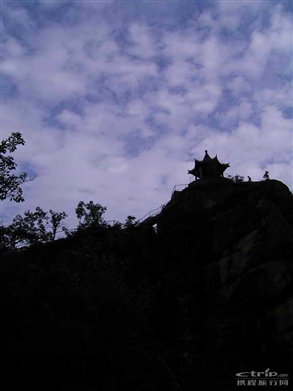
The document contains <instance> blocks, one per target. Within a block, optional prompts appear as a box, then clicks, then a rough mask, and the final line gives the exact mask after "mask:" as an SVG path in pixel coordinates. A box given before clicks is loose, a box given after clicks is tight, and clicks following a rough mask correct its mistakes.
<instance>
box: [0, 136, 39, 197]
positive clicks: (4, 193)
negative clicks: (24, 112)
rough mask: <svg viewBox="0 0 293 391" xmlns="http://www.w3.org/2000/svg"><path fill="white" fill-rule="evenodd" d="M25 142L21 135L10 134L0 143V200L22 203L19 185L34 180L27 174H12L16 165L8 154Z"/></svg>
mask: <svg viewBox="0 0 293 391" xmlns="http://www.w3.org/2000/svg"><path fill="white" fill-rule="evenodd" d="M24 144H25V142H24V140H23V138H22V135H21V133H19V132H15V133H12V134H11V136H9V137H8V138H7V139H4V140H2V141H1V143H0V200H1V201H3V200H5V199H6V198H9V199H10V201H15V202H23V201H24V198H23V196H22V189H21V187H20V186H21V185H22V184H23V183H25V182H28V181H31V180H33V179H34V178H35V176H34V177H33V178H28V177H27V173H25V172H24V173H22V174H20V175H15V174H13V171H15V170H16V167H17V164H16V163H15V161H14V158H13V157H12V156H11V155H7V154H8V153H13V152H14V151H15V150H16V149H17V146H18V145H24Z"/></svg>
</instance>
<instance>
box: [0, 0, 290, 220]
mask: <svg viewBox="0 0 293 391" xmlns="http://www.w3.org/2000/svg"><path fill="white" fill-rule="evenodd" d="M1 7H2V9H1V43H2V46H1V56H2V68H1V85H2V89H1V110H2V115H1V136H2V137H3V138H5V137H7V136H8V135H9V134H10V133H11V132H13V131H19V132H21V133H22V134H23V137H24V139H25V141H26V145H25V147H19V149H18V150H17V152H16V153H15V159H16V161H17V163H18V168H19V170H20V171H21V170H26V171H28V172H30V173H36V174H37V178H36V179H35V180H34V181H33V182H29V183H27V184H26V185H25V186H24V196H25V199H26V201H25V202H24V203H22V204H13V203H9V202H4V203H3V205H4V207H3V208H2V214H3V219H4V221H7V222H9V221H10V220H11V218H12V217H13V216H15V214H16V213H22V212H23V211H24V210H27V209H31V210H32V209H34V208H35V207H36V206H40V207H41V208H43V209H45V210H48V209H50V208H52V209H54V210H58V211H62V210H64V211H66V212H67V214H68V215H69V219H68V225H69V226H70V227H74V226H75V225H76V220H75V218H74V209H75V207H76V205H77V203H78V202H79V201H80V200H84V201H85V202H88V201H90V200H93V201H94V202H98V203H101V204H102V205H103V206H107V212H106V215H105V217H106V219H108V220H111V219H116V220H120V221H124V219H125V218H126V216H127V215H129V214H131V215H135V216H136V217H137V218H140V217H142V216H143V215H144V214H146V213H147V212H148V211H149V210H151V209H154V208H156V207H159V206H160V205H162V204H164V203H166V202H167V201H168V200H169V199H170V193H171V190H172V188H173V186H174V185H175V184H179V183H180V184H181V183H188V182H189V180H190V178H189V175H188V174H187V170H188V169H191V168H193V159H194V158H197V159H201V158H203V155H204V150H205V149H208V150H209V153H210V155H212V156H214V155H216V154H217V155H218V157H219V160H220V161H222V162H225V163H226V162H230V165H231V167H230V169H229V170H228V171H227V174H232V175H233V174H240V175H243V176H245V177H246V178H247V176H248V175H249V176H251V177H252V180H255V181H257V180H261V179H262V176H263V174H264V171H265V170H267V171H269V173H270V176H271V178H274V179H279V180H281V181H283V182H284V183H285V184H287V186H288V187H289V188H290V189H291V190H292V188H293V183H292V147H293V145H292V143H293V141H292V101H293V99H292V98H293V93H292V47H293V23H292V3H291V2H290V1H267V0H266V1H258V0H253V1H248V0H246V1H245V0H244V1H216V0H215V1H209V2H208V1H205V2H201V1H103V2H101V1H62V0H60V1H30V2H29V1H27V2H25V1H15V2H13V1H9V2H5V1H2V2H1Z"/></svg>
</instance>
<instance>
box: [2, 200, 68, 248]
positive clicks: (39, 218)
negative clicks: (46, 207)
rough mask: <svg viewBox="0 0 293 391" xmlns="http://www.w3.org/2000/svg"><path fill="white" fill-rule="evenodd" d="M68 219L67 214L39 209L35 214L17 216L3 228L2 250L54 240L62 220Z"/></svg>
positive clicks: (28, 213)
mask: <svg viewBox="0 0 293 391" xmlns="http://www.w3.org/2000/svg"><path fill="white" fill-rule="evenodd" d="M66 217H67V215H66V213H65V212H60V213H59V212H54V211H53V210H52V209H50V211H49V212H44V211H43V210H42V209H41V208H40V207H37V208H36V210H35V212H31V211H30V210H28V211H26V212H24V216H21V215H17V216H16V217H15V218H14V219H13V222H12V224H10V225H9V226H7V227H1V232H0V233H1V236H0V248H1V250H2V251H3V252H5V251H7V250H13V249H15V248H16V247H17V246H18V245H32V244H35V243H38V242H42V243H44V242H48V241H50V240H54V239H55V237H56V233H57V230H58V228H60V227H61V226H62V220H64V219H65V218H66Z"/></svg>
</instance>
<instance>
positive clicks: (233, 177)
mask: <svg viewBox="0 0 293 391" xmlns="http://www.w3.org/2000/svg"><path fill="white" fill-rule="evenodd" d="M228 178H229V179H231V181H233V182H234V183H241V182H243V181H244V176H242V175H228Z"/></svg>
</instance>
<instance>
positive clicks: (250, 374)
mask: <svg viewBox="0 0 293 391" xmlns="http://www.w3.org/2000/svg"><path fill="white" fill-rule="evenodd" d="M236 376H237V377H242V378H248V377H249V378H252V377H268V378H270V377H287V376H288V375H286V374H284V375H279V376H278V372H270V368H268V369H266V370H265V371H264V372H255V371H251V372H239V373H236Z"/></svg>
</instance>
